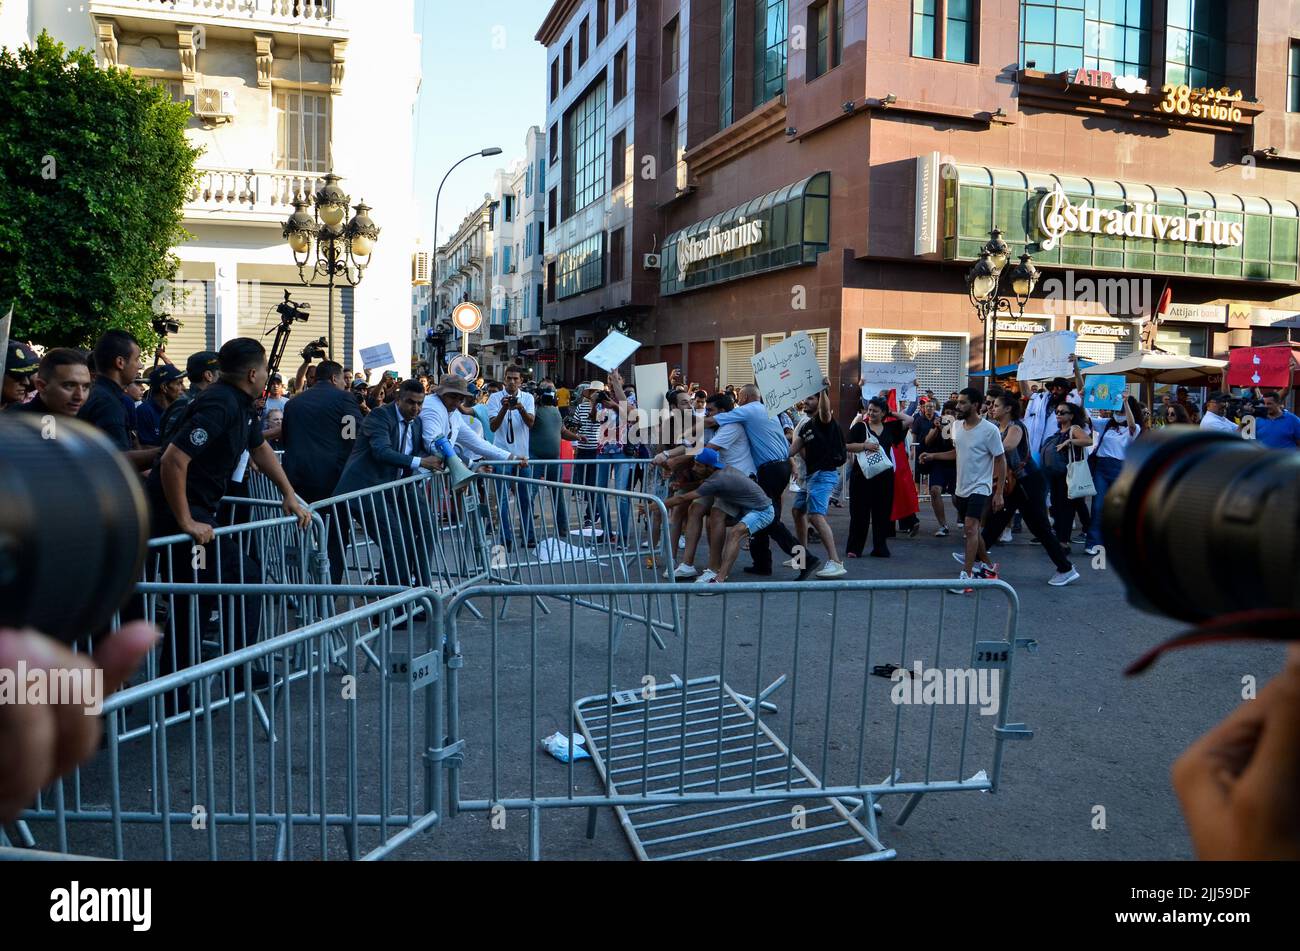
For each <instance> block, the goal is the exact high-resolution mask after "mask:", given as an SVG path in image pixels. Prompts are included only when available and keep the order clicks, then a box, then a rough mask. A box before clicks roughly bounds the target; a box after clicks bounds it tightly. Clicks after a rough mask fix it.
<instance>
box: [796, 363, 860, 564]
mask: <svg viewBox="0 0 1300 951" xmlns="http://www.w3.org/2000/svg"><path fill="white" fill-rule="evenodd" d="M822 386H823V389H822V390H821V392H820V393H818V394H817V395H816V396H809V397H808V398H807V399H806V400H804V412H805V413H807V414H808V419H807V420H806V421H805V422H804V423H803V424H802V425H801V426H800V427H799V429H798V431H797V432H796V433H795V437H794V441H793V442H792V443H791V444H790V456H791V458H794V457H795V456H802V457H803V461H804V466H805V469H806V471H807V475H806V477H805V479H804V488H803V491H802V492H800V493H799V494H798V495H797V496H796V497H795V501H794V506H793V510H794V523H795V534H797V535H798V536H799V544H800V545H801V546H802V547H803V548H804V550H805V551H806V550H807V548H808V531H809V523H811V526H812V527H813V528H814V529H816V531H817V533H818V535H819V536H820V538H821V541H822V544H823V545H824V546H825V547H826V564H824V565H822V567H821V568H820V569H819V570H818V571H817V572H816V577H818V578H841V577H843V576H844V575H846V574H847V573H848V572H847V570H846V569H845V567H844V565H843V564H842V563H841V562H840V559H839V554H838V553H837V551H836V549H835V536H834V534H832V532H831V526H830V523H829V522H828V521H826V512H827V510H828V506H829V504H830V496H831V490H832V489H834V488H835V483H836V482H837V481H838V479H839V470H840V466H842V465H844V462H845V460H846V458H847V457H848V452H847V451H846V450H845V448H844V446H845V443H844V433H843V432H841V431H840V425H839V423H838V422H836V420H835V416H834V414H833V413H832V412H831V398H830V390H829V387H830V380H828V379H826V378H825V377H823V378H822ZM790 567H792V568H793V567H798V564H797V563H796V564H791V565H790Z"/></svg>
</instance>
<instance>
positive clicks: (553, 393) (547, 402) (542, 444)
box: [528, 380, 578, 538]
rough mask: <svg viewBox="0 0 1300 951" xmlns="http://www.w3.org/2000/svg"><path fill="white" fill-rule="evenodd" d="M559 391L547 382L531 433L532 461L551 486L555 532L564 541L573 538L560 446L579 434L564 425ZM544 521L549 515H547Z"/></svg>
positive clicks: (539, 473) (541, 477)
mask: <svg viewBox="0 0 1300 951" xmlns="http://www.w3.org/2000/svg"><path fill="white" fill-rule="evenodd" d="M557 393H558V391H557V390H556V389H555V385H554V384H553V383H552V382H551V381H550V380H543V381H542V382H541V385H540V386H539V388H538V391H537V398H536V401H535V403H536V407H537V412H536V414H535V416H534V418H533V427H532V429H531V430H530V431H529V434H528V441H529V458H530V459H533V460H535V461H536V462H537V463H538V465H537V467H536V469H535V470H534V472H535V473H536V476H537V478H538V479H540V480H542V481H543V482H548V483H550V484H551V486H552V487H551V488H549V489H547V490H544V491H547V492H549V493H550V500H551V512H552V515H553V516H554V519H555V530H556V532H557V533H558V534H559V536H560V537H561V538H564V537H567V536H568V534H569V513H568V505H567V500H566V498H565V496H566V495H567V493H566V492H565V490H564V478H563V471H564V470H563V469H562V468H561V466H560V463H559V459H560V442H561V440H565V439H577V438H578V434H577V433H575V432H573V431H571V430H570V429H569V428H568V427H567V426H565V425H564V418H563V416H561V415H560V405H559V396H558V395H557ZM542 517H543V518H545V513H544V512H543V516H542Z"/></svg>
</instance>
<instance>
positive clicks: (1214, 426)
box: [1201, 393, 1241, 436]
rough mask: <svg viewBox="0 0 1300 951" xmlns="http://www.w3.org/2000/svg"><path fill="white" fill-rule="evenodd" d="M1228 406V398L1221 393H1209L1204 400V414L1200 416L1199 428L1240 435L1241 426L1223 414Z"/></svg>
mask: <svg viewBox="0 0 1300 951" xmlns="http://www.w3.org/2000/svg"><path fill="white" fill-rule="evenodd" d="M1227 408H1228V398H1227V397H1226V396H1224V395H1223V394H1222V393H1211V394H1210V395H1209V396H1208V397H1206V400H1205V415H1204V416H1202V417H1201V428H1202V429H1210V430H1214V431H1216V432H1224V433H1232V434H1233V435H1234V436H1240V435H1241V427H1239V426H1238V425H1237V424H1236V423H1234V422H1233V421H1232V420H1230V419H1228V418H1227V417H1226V416H1224V415H1223V414H1224V411H1225V410H1227Z"/></svg>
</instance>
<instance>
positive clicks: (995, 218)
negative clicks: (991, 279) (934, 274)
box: [942, 165, 1300, 283]
mask: <svg viewBox="0 0 1300 951" xmlns="http://www.w3.org/2000/svg"><path fill="white" fill-rule="evenodd" d="M942 180H943V183H944V223H943V236H944V240H943V255H944V257H945V258H947V259H949V260H973V259H975V258H977V257H979V253H980V248H981V247H982V246H983V245H984V243H985V242H986V241H987V240H988V235H989V232H990V231H991V230H992V229H993V228H995V227H996V228H999V229H1000V230H1001V231H1002V232H1003V235H1004V237H1005V239H1006V241H1007V243H1008V244H1010V245H1011V247H1012V250H1013V252H1014V253H1015V254H1017V255H1018V254H1020V253H1021V250H1022V249H1023V250H1026V251H1028V252H1029V253H1030V254H1032V255H1033V258H1034V263H1035V264H1038V265H1040V266H1041V265H1044V264H1046V265H1058V266H1062V267H1077V268H1091V269H1096V270H1106V271H1126V272H1133V271H1136V272H1145V273H1151V274H1160V275H1165V276H1172V275H1188V276H1193V277H1209V278H1223V279H1229V280H1238V281H1240V280H1249V281H1269V282H1287V283H1294V282H1295V281H1296V276H1297V271H1298V270H1300V247H1298V239H1300V208H1298V207H1297V205H1296V204H1295V203H1294V202H1292V201H1288V200H1270V199H1266V198H1260V197H1255V196H1245V195H1236V194H1229V193H1219V192H1208V191H1201V190H1197V189H1186V188H1178V187H1174V186H1163V185H1145V184H1137V183H1133V182H1121V181H1112V180H1107V179H1094V178H1081V177H1076V176H1069V175H1053V174H1046V173H1039V172H1024V171H1020V170H1017V169H1000V168H986V167H984V166H978V165H945V166H944V167H943V169H942Z"/></svg>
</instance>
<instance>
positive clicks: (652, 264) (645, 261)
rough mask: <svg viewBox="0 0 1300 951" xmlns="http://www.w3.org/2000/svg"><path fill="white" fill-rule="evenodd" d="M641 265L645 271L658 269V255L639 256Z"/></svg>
mask: <svg viewBox="0 0 1300 951" xmlns="http://www.w3.org/2000/svg"><path fill="white" fill-rule="evenodd" d="M641 266H642V267H643V268H645V269H646V270H647V271H657V270H659V255H657V254H647V255H644V256H643V257H642V258H641Z"/></svg>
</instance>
